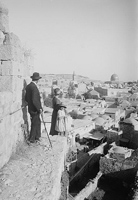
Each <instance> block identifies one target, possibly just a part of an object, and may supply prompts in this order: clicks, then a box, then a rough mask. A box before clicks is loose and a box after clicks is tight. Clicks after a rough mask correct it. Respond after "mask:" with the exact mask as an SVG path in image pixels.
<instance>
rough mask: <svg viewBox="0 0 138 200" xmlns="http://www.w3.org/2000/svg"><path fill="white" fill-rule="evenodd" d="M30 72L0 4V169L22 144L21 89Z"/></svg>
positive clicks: (26, 54) (28, 57)
mask: <svg viewBox="0 0 138 200" xmlns="http://www.w3.org/2000/svg"><path fill="white" fill-rule="evenodd" d="M32 72H33V59H32V57H31V55H30V54H29V52H27V51H25V50H24V48H23V47H22V45H21V42H20V40H19V38H18V37H17V36H16V35H14V34H13V33H10V31H9V18H8V9H7V8H6V7H5V6H3V4H2V3H0V168H2V167H3V166H4V165H5V164H6V163H7V162H8V160H9V158H10V156H11V154H12V153H13V152H15V150H16V148H17V146H18V143H20V142H23V140H24V133H25V130H26V128H27V123H28V120H27V116H28V115H27V110H26V108H25V107H24V106H25V103H24V91H25V90H24V88H25V86H26V85H27V84H28V82H29V81H30V78H29V77H30V75H31V74H32Z"/></svg>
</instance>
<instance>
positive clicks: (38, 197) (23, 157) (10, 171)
mask: <svg viewBox="0 0 138 200" xmlns="http://www.w3.org/2000/svg"><path fill="white" fill-rule="evenodd" d="M51 141H52V145H53V150H52V149H51V148H50V146H49V141H48V139H47V138H46V137H43V138H42V142H41V145H40V144H39V145H37V144H33V145H30V146H29V145H27V144H23V145H22V147H20V149H19V150H18V151H17V152H16V154H14V155H13V156H12V157H11V159H10V161H9V162H8V164H7V165H5V166H4V167H3V168H2V169H1V170H0V199H1V200H19V199H20V200H58V199H59V197H60V181H61V175H62V172H63V170H64V156H65V152H66V148H67V147H66V146H67V145H66V138H63V137H59V136H53V137H52V136H51Z"/></svg>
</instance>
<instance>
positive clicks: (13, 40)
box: [4, 33, 21, 47]
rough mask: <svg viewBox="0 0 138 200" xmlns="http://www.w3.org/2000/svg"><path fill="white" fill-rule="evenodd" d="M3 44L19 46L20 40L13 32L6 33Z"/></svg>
mask: <svg viewBox="0 0 138 200" xmlns="http://www.w3.org/2000/svg"><path fill="white" fill-rule="evenodd" d="M4 44H7V45H12V46H16V47H21V41H20V39H19V38H18V36H17V35H15V34H14V33H6V34H5V41H4Z"/></svg>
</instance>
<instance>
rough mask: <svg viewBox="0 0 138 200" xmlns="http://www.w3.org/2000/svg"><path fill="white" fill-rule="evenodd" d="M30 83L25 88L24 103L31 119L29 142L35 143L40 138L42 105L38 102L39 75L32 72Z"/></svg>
mask: <svg viewBox="0 0 138 200" xmlns="http://www.w3.org/2000/svg"><path fill="white" fill-rule="evenodd" d="M31 78H32V82H31V83H30V84H28V85H27V87H26V94H25V101H26V102H27V103H28V112H29V114H30V117H31V131H30V136H29V141H30V142H31V143H35V142H36V141H39V138H40V137H41V120H40V114H41V113H42V105H41V101H40V93H39V90H38V87H37V84H38V81H39V79H40V78H41V77H40V76H39V73H37V72H34V73H33V75H32V76H31Z"/></svg>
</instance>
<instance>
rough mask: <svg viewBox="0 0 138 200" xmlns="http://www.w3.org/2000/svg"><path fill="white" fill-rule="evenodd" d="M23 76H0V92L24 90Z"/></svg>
mask: <svg viewBox="0 0 138 200" xmlns="http://www.w3.org/2000/svg"><path fill="white" fill-rule="evenodd" d="M22 88H23V81H22V78H19V77H17V76H0V92H4V91H7V92H18V91H22Z"/></svg>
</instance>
